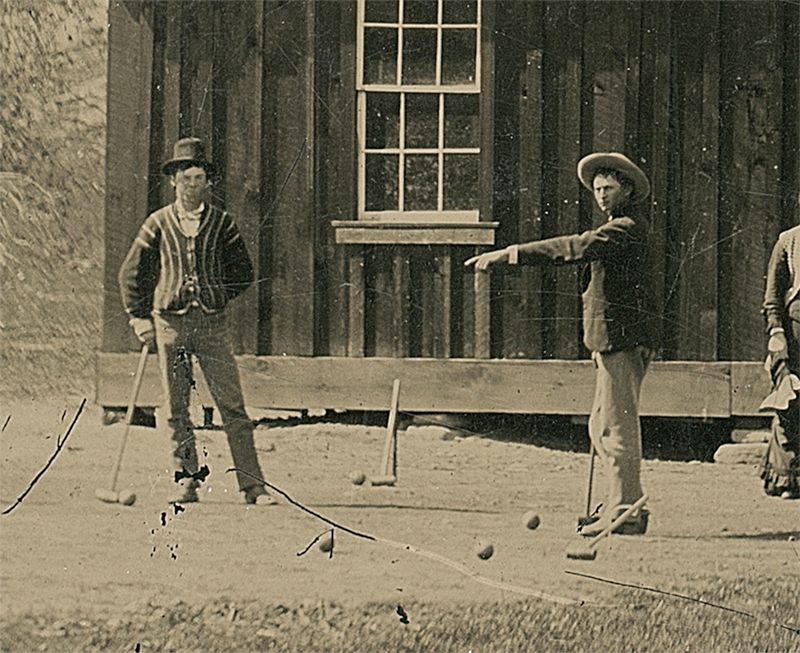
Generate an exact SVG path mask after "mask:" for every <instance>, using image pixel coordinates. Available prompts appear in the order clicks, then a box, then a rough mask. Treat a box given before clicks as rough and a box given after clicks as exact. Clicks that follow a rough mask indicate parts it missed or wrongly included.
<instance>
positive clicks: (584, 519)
mask: <svg viewBox="0 0 800 653" xmlns="http://www.w3.org/2000/svg"><path fill="white" fill-rule="evenodd" d="M589 446H590V447H591V451H590V452H589V486H588V487H587V488H586V513H585V514H584V515H582V516H581V517H578V528H579V529H580V528H583V527H584V526H586V524H589V523H591V522H592V521H594V520H593V519H592V517H593V515H592V483H593V482H594V459H595V456H597V450H596V449H595V448H594V442H592V443H590V445H589Z"/></svg>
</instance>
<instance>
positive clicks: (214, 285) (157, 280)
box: [119, 204, 253, 318]
mask: <svg viewBox="0 0 800 653" xmlns="http://www.w3.org/2000/svg"><path fill="white" fill-rule="evenodd" d="M252 282H253V265H252V263H251V261H250V257H249V256H248V254H247V248H246V247H245V244H244V242H243V240H242V235H241V233H240V232H239V229H238V228H237V227H236V223H235V222H234V221H233V219H232V218H231V217H230V215H228V213H227V212H226V211H223V210H222V209H220V208H218V207H216V206H212V205H209V204H207V205H206V208H205V210H204V211H203V214H202V216H201V218H200V227H199V230H198V232H197V236H196V237H190V236H187V235H186V234H185V233H184V232H183V230H182V229H181V227H180V222H179V220H178V216H177V213H176V209H175V205H174V204H169V205H167V206H165V207H163V208H161V209H159V210H158V211H156V212H155V213H152V214H150V215H149V216H148V217H147V219H146V220H145V221H144V224H143V225H142V226H141V228H140V229H139V233H138V234H137V235H136V239H135V240H134V242H133V245H131V248H130V251H129V252H128V255H127V256H126V257H125V261H124V262H123V263H122V267H121V268H120V271H119V284H120V289H121V291H122V303H123V306H124V308H125V311H126V312H127V313H128V315H129V316H130V317H132V318H149V317H150V316H151V314H152V313H153V312H156V313H161V312H167V313H178V314H181V313H185V312H186V311H188V310H189V308H190V307H192V306H198V307H200V308H202V309H203V311H205V312H206V313H219V312H220V311H222V310H223V309H224V308H225V306H226V304H227V303H228V302H229V301H230V300H231V299H233V298H234V297H237V296H238V295H240V294H241V293H242V292H244V290H245V289H246V288H247V287H248V286H249V285H250V284H251V283H252Z"/></svg>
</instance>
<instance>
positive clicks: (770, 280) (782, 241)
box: [762, 226, 800, 333]
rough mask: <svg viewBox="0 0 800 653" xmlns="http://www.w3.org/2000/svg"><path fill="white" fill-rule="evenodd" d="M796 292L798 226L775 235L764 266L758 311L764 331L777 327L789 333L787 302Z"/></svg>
mask: <svg viewBox="0 0 800 653" xmlns="http://www.w3.org/2000/svg"><path fill="white" fill-rule="evenodd" d="M798 294H800V226H798V227H793V228H792V229H789V230H787V231H784V232H783V233H781V235H780V236H778V242H776V243H775V247H773V249H772V254H771V256H770V257H769V264H768V265H767V287H766V290H765V292H764V304H763V307H762V313H763V314H764V318H765V320H766V323H767V331H770V330H772V329H774V328H777V327H780V328H783V329H785V330H786V331H787V333H791V329H790V325H789V324H788V318H789V315H788V311H787V310H786V309H787V308H788V306H789V304H791V303H792V301H793V300H795V299H796V298H797V296H798Z"/></svg>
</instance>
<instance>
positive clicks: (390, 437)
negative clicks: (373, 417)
mask: <svg viewBox="0 0 800 653" xmlns="http://www.w3.org/2000/svg"><path fill="white" fill-rule="evenodd" d="M399 402H400V379H395V380H394V384H393V386H392V404H391V407H390V408H389V422H388V424H387V426H386V442H385V444H384V447H383V459H382V460H381V475H383V476H394V475H396V474H397V407H398V404H399Z"/></svg>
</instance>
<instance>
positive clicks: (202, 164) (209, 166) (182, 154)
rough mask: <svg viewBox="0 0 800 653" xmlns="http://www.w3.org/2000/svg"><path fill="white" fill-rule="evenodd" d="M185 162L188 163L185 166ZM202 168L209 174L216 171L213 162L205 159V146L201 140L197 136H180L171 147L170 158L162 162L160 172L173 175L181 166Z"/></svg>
mask: <svg viewBox="0 0 800 653" xmlns="http://www.w3.org/2000/svg"><path fill="white" fill-rule="evenodd" d="M186 164H189V165H188V166H186ZM192 165H195V166H197V167H198V168H203V170H205V171H206V174H208V175H209V176H211V175H213V174H214V173H215V172H216V168H214V164H213V163H211V162H210V161H208V160H206V148H205V146H204V145H203V141H201V140H200V139H199V138H182V139H180V140H179V141H178V142H177V143H175V146H174V147H173V148H172V158H171V159H170V160H169V161H167V162H165V163H164V166H163V167H162V168H161V170H162V172H163V173H164V174H165V175H167V176H170V175H174V174H175V173H176V172H177V171H178V169H179V168H181V167H191V166H192Z"/></svg>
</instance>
